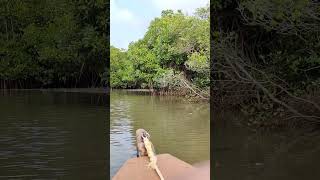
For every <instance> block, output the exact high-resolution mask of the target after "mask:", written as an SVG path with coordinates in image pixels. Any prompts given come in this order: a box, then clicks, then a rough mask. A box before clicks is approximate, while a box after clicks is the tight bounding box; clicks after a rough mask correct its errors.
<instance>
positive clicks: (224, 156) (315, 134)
mask: <svg viewBox="0 0 320 180" xmlns="http://www.w3.org/2000/svg"><path fill="white" fill-rule="evenodd" d="M214 118H215V119H214V129H213V130H212V133H213V138H214V139H213V141H214V142H215V143H214V147H213V150H212V151H213V158H212V159H213V162H214V164H215V166H214V177H215V178H216V179H219V180H232V179H239V180H257V179H259V180H264V179H265V180H270V179H272V180H301V179H320V171H319V168H318V162H320V132H319V131H314V130H309V129H308V130H293V129H292V130H286V131H281V132H274V131H272V132H270V131H269V132H267V131H263V132H262V131H252V130H250V129H247V128H246V127H243V126H242V125H241V124H240V121H241V120H242V118H244V117H241V115H239V114H237V113H236V112H226V113H224V114H218V115H217V114H215V116H214Z"/></svg>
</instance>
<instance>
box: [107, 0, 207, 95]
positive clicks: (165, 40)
mask: <svg viewBox="0 0 320 180" xmlns="http://www.w3.org/2000/svg"><path fill="white" fill-rule="evenodd" d="M209 22H210V9H209V5H208V6H206V7H202V8H199V9H197V10H196V12H195V13H194V15H186V14H184V13H182V12H181V11H176V12H174V11H172V10H164V11H162V14H161V17H157V18H155V19H154V20H153V21H151V23H150V25H149V27H148V30H147V32H146V33H145V35H144V37H143V38H142V39H140V40H138V41H136V42H132V43H130V45H129V48H128V50H126V51H125V50H121V49H118V48H116V47H113V46H111V49H110V50H111V52H110V84H111V87H112V88H150V89H155V90H159V91H173V92H182V91H186V93H188V92H190V93H191V94H194V95H196V96H199V97H202V98H208V97H209V85H210V63H209V62H210V61H209V59H210V23H209Z"/></svg>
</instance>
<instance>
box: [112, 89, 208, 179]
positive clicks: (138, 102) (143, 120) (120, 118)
mask: <svg viewBox="0 0 320 180" xmlns="http://www.w3.org/2000/svg"><path fill="white" fill-rule="evenodd" d="M110 106H111V117H110V118H111V119H110V153H111V154H110V166H111V167H110V171H111V176H113V175H114V174H115V173H116V172H117V170H118V169H119V168H120V167H121V166H122V165H123V163H124V162H125V161H126V160H128V159H129V158H133V157H136V148H135V147H136V146H135V130H136V129H138V128H144V129H146V130H147V131H148V132H149V133H150V135H151V141H152V142H153V144H154V146H155V149H156V153H157V154H161V153H169V154H172V155H173V156H176V157H178V158H180V159H182V160H183V161H186V162H188V163H191V164H192V163H196V162H199V161H203V160H208V159H210V112H209V104H208V103H190V102H187V101H184V100H182V99H179V98H174V97H159V96H148V95H142V94H141V95H137V94H136V93H129V92H112V93H111V96H110Z"/></svg>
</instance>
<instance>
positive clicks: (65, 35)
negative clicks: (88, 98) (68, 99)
mask: <svg viewBox="0 0 320 180" xmlns="http://www.w3.org/2000/svg"><path fill="white" fill-rule="evenodd" d="M108 6H109V4H108V3H107V1H105V0H94V1H86V0H29V1H20V0H2V1H1V2H0V23H1V26H0V88H39V87H95V86H101V85H102V84H103V80H102V76H103V73H104V72H105V67H106V63H107V49H108V37H107V33H108V31H107V22H108V19H107V17H108V14H107V8H108ZM105 79H106V78H105Z"/></svg>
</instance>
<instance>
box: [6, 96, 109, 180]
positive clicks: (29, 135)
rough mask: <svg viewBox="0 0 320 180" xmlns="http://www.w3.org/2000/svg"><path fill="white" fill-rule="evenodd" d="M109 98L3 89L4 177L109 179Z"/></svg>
mask: <svg viewBox="0 0 320 180" xmlns="http://www.w3.org/2000/svg"><path fill="white" fill-rule="evenodd" d="M107 100H108V97H107V96H106V95H103V94H101V93H100V94H99V93H84V92H79V93H74V92H72V93H70V92H69V93H67V92H55V91H40V90H32V91H0V112H1V113H0V162H1V163H0V179H9V178H17V179H49V178H50V179H75V180H79V179H84V180H85V179H105V178H106V177H107V171H108V169H107V167H108V166H107V163H108V160H107V146H106V136H107V134H106V132H107V126H106V123H107V120H108V114H107V109H106V108H108V107H107Z"/></svg>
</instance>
